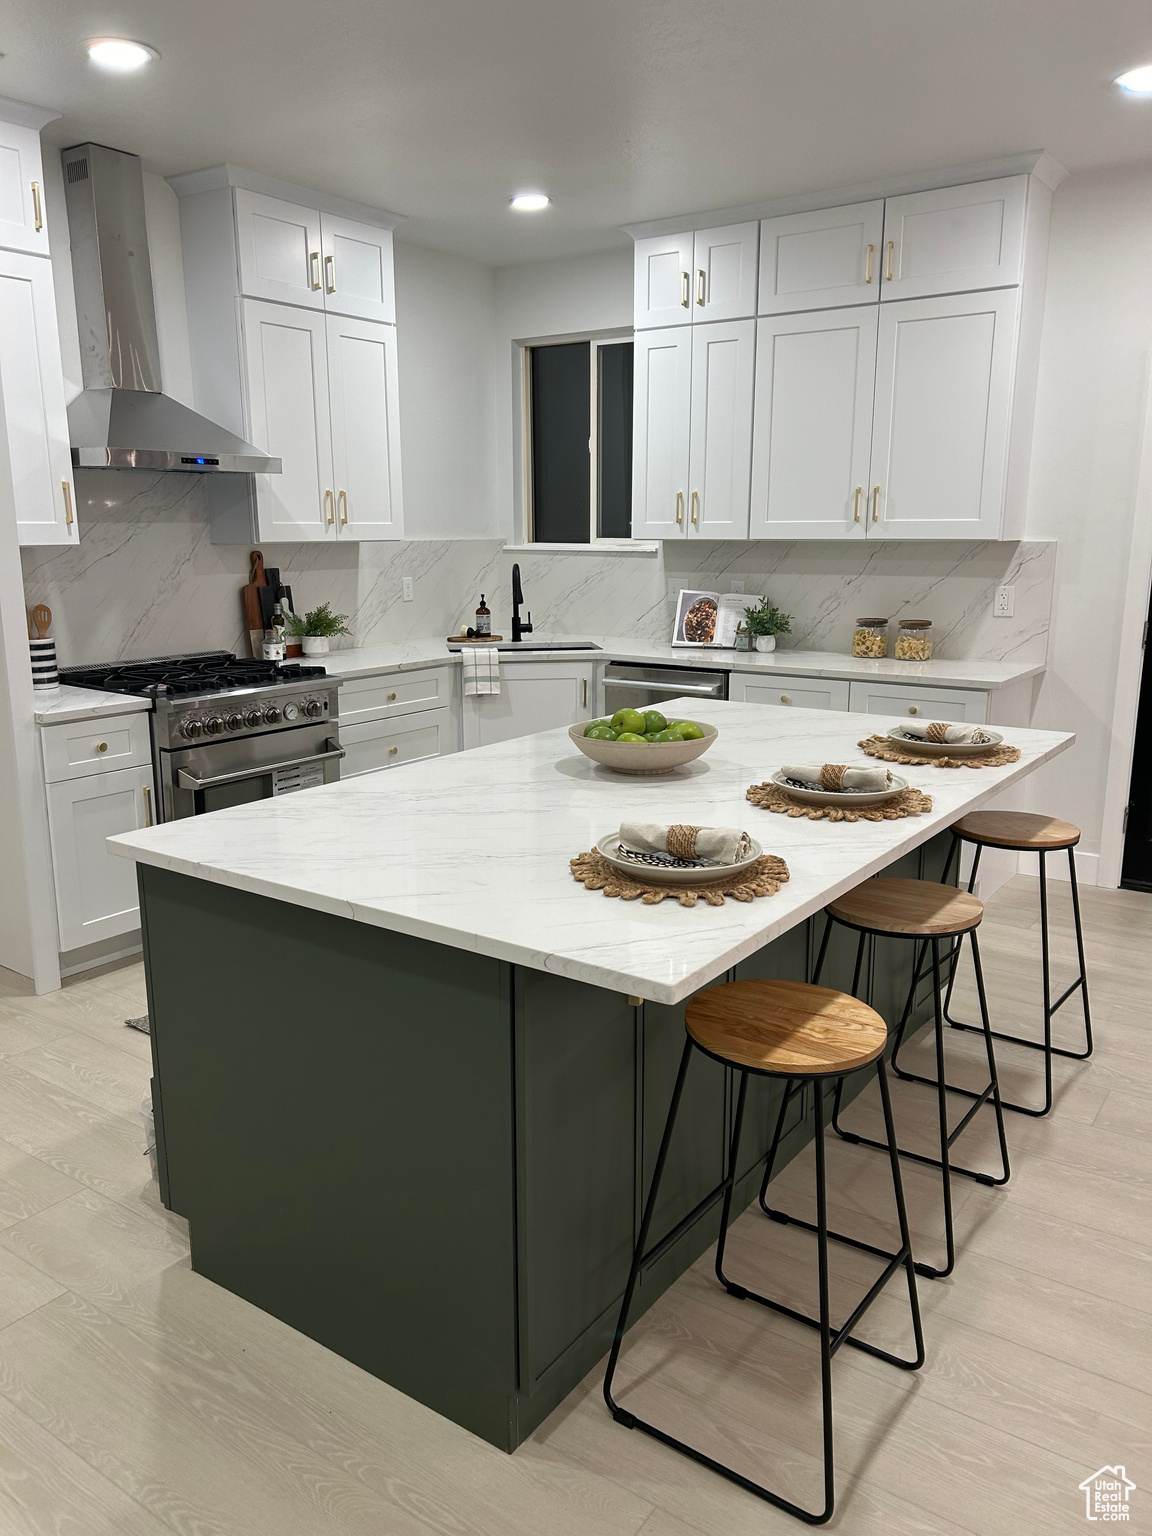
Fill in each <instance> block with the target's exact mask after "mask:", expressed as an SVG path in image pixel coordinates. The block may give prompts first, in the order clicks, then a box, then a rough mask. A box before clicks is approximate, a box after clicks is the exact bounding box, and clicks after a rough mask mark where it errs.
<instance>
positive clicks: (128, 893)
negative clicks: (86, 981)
mask: <svg viewBox="0 0 1152 1536" xmlns="http://www.w3.org/2000/svg"><path fill="white" fill-rule="evenodd" d="M151 796H152V765H151V763H149V764H148V765H147V766H145V767H139V768H121V769H117V770H114V771H113V772H109V773H91V774H87V775H85V776H84V777H82V778H75V779H62V780H60V781H59V782H58V783H55V784H50V785H49V786H48V826H49V831H50V834H51V839H52V868H53V874H54V876H55V882H56V914H57V920H58V922H59V928H60V948H61V950H65V951H67V950H73V949H79V948H81V947H82V946H83V945H86V944H95V943H97V942H98V941H99V940H101V939H110V938H115V937H116V936H117V935H119V934H122V933H131V932H132V931H133V930H134V929H136V928H139V926H140V912H139V902H138V897H137V892H136V866H135V865H134V864H133V863H132V861H131V860H130V859H117V858H113V856H112V855H111V854H110V853H109V852H108V849H107V847H106V846H105V840H106V839H107V838H109V837H114V836H116V835H117V834H119V833H122V832H136V831H138V830H139V829H140V828H142V827H147V826H151V824H152V807H151Z"/></svg>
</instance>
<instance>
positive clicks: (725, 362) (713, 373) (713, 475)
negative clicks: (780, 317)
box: [688, 320, 756, 539]
mask: <svg viewBox="0 0 1152 1536" xmlns="http://www.w3.org/2000/svg"><path fill="white" fill-rule="evenodd" d="M755 353H756V322H755V320H729V321H726V322H725V321H718V322H717V323H716V324H715V325H698V326H697V327H696V328H695V330H694V331H693V332H692V437H691V447H690V452H689V486H690V490H689V498H688V534H689V537H690V538H704V539H746V538H747V537H748V499H749V496H750V495H751V488H752V394H753V389H754V386H755V379H756V368H755Z"/></svg>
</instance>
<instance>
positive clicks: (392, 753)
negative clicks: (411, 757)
mask: <svg viewBox="0 0 1152 1536" xmlns="http://www.w3.org/2000/svg"><path fill="white" fill-rule="evenodd" d="M399 750H400V748H399V747H389V748H388V756H389V757H395V756H396V754H397V752H399Z"/></svg>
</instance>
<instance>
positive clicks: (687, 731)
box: [676, 720, 704, 741]
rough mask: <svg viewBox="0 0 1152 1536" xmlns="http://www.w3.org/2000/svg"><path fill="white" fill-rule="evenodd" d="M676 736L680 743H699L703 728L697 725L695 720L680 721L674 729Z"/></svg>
mask: <svg viewBox="0 0 1152 1536" xmlns="http://www.w3.org/2000/svg"><path fill="white" fill-rule="evenodd" d="M676 734H677V735H678V736H679V737H680V740H681V741H699V740H700V739H701V737H702V736H703V735H704V728H703V726H700V725H697V724H696V722H695V720H681V722H680V724H679V725H678V726H677V727H676Z"/></svg>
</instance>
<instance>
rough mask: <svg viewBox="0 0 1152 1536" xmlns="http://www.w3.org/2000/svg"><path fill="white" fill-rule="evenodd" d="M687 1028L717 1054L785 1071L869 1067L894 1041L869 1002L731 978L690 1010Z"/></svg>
mask: <svg viewBox="0 0 1152 1536" xmlns="http://www.w3.org/2000/svg"><path fill="white" fill-rule="evenodd" d="M684 1027H685V1029H686V1030H687V1031H688V1034H689V1035H690V1036H691V1038H692V1039H693V1040H694V1041H695V1043H696V1044H697V1045H698V1046H700V1048H701V1049H702V1050H705V1051H707V1052H708V1053H709V1055H711V1056H718V1057H720V1058H721V1060H723V1061H726V1062H730V1063H731V1064H732V1065H733V1066H735V1067H746V1068H748V1069H749V1070H750V1071H753V1072H770V1073H775V1074H777V1075H780V1076H783V1077H823V1076H839V1075H840V1074H841V1073H844V1072H854V1071H855V1070H856V1069H857V1068H858V1067H864V1066H867V1065H868V1063H869V1062H871V1061H875V1060H876V1058H877V1057H878V1056H879V1055H880V1054H881V1052H882V1051H883V1049H884V1046H885V1044H886V1043H887V1040H888V1028H887V1025H886V1024H885V1023H884V1020H883V1019H882V1018H881V1017H880V1015H879V1014H878V1013H876V1012H875V1011H874V1010H873V1009H871V1008H869V1007H868V1005H867V1003H862V1002H860V1001H859V1000H858V999H857V998H855V997H849V996H848V994H847V993H845V992H835V991H833V990H832V988H831V987H814V986H811V985H810V984H809V983H808V982H804V981H731V982H728V983H726V984H724V985H722V986H719V987H709V988H708V990H707V991H706V992H700V993H697V995H696V996H695V997H694V998H693V999H692V1000H691V1002H690V1003H689V1004H688V1007H687V1008H686V1009H685V1011H684Z"/></svg>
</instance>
